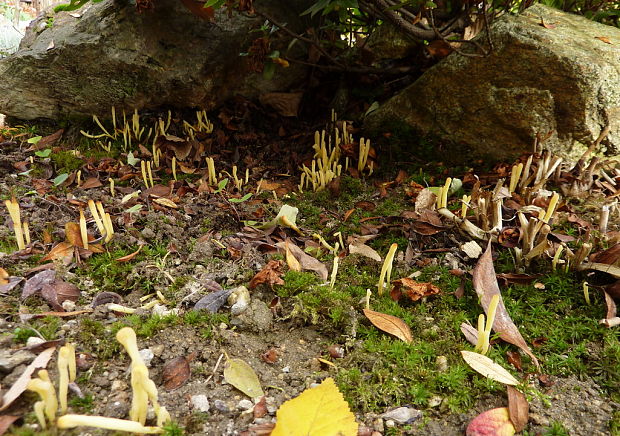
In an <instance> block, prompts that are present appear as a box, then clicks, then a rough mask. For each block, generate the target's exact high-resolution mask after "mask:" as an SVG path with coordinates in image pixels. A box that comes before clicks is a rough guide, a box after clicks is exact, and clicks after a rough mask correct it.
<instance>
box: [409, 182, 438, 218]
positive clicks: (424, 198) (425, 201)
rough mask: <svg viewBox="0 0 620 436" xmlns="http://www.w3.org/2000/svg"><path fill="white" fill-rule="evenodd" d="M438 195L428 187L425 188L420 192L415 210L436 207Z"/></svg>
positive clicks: (419, 210)
mask: <svg viewBox="0 0 620 436" xmlns="http://www.w3.org/2000/svg"><path fill="white" fill-rule="evenodd" d="M436 201H437V196H436V195H435V194H434V193H433V191H431V190H430V189H428V188H424V189H422V190H421V191H420V193H419V194H418V196H417V198H416V200H415V208H414V209H415V211H416V212H421V211H423V210H424V209H432V208H433V207H435V202H436Z"/></svg>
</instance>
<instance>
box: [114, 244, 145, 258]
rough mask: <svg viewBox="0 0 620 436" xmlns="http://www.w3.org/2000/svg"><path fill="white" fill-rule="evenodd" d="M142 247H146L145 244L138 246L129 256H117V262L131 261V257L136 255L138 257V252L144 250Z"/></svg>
mask: <svg viewBox="0 0 620 436" xmlns="http://www.w3.org/2000/svg"><path fill="white" fill-rule="evenodd" d="M142 247H144V245H140V246H139V247H138V249H137V250H136V251H134V252H133V253H130V254H128V255H127V256H121V257H118V258H116V259H115V260H116V261H117V262H129V261H130V260H131V259H133V258H134V257H136V256H137V255H138V253H139V252H140V250H142Z"/></svg>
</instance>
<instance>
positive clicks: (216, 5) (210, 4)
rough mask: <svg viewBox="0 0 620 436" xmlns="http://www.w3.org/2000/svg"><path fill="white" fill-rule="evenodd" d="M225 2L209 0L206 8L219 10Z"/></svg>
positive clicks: (223, 0)
mask: <svg viewBox="0 0 620 436" xmlns="http://www.w3.org/2000/svg"><path fill="white" fill-rule="evenodd" d="M224 2H225V0H209V1H207V2H206V3H205V6H204V7H205V8H213V9H219V8H221V7H222V5H223V4H224Z"/></svg>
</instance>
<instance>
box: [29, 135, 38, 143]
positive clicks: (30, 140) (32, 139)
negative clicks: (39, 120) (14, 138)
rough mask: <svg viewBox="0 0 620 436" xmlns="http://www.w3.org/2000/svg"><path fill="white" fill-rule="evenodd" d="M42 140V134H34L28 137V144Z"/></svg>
mask: <svg viewBox="0 0 620 436" xmlns="http://www.w3.org/2000/svg"><path fill="white" fill-rule="evenodd" d="M40 140H41V136H33V137H32V138H30V139H28V141H27V142H28V144H36V143H37V142H39V141H40Z"/></svg>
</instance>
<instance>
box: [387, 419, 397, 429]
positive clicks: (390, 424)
mask: <svg viewBox="0 0 620 436" xmlns="http://www.w3.org/2000/svg"><path fill="white" fill-rule="evenodd" d="M385 426H386V427H387V428H392V427H396V423H395V422H394V421H392V420H391V419H388V420H386V421H385Z"/></svg>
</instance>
